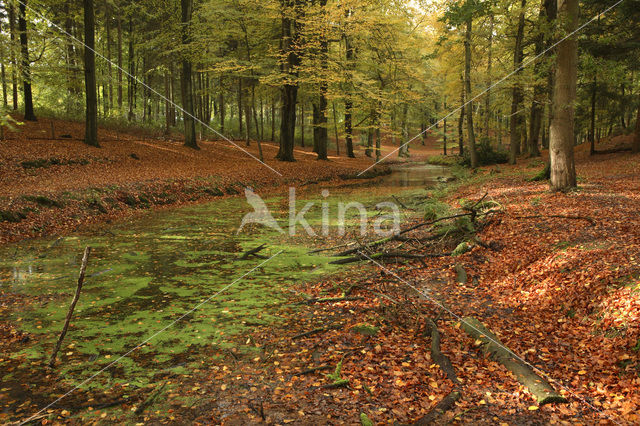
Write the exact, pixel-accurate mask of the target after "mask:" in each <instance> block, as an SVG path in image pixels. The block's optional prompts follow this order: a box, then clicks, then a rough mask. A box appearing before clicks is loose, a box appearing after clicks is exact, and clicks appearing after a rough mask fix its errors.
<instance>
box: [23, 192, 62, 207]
mask: <svg viewBox="0 0 640 426" xmlns="http://www.w3.org/2000/svg"><path fill="white" fill-rule="evenodd" d="M22 198H23V199H25V200H26V201H31V202H33V203H36V204H38V205H40V206H43V207H57V208H61V207H63V204H62V203H61V202H60V201H57V200H54V199H52V198H49V197H45V196H44V195H25V196H23V197H22Z"/></svg>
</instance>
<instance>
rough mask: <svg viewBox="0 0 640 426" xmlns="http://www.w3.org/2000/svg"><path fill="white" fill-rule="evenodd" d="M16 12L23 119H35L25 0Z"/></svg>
mask: <svg viewBox="0 0 640 426" xmlns="http://www.w3.org/2000/svg"><path fill="white" fill-rule="evenodd" d="M18 10H19V13H18V32H19V33H20V51H21V53H22V88H23V92H24V119H25V120H27V121H37V120H38V119H37V118H36V115H35V113H34V112H33V96H32V94H31V62H30V61H29V43H28V38H27V18H26V14H27V0H23V1H21V2H20V6H19V9H18Z"/></svg>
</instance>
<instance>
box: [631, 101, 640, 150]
mask: <svg viewBox="0 0 640 426" xmlns="http://www.w3.org/2000/svg"><path fill="white" fill-rule="evenodd" d="M631 152H634V153H638V152H640V106H639V107H638V115H637V118H636V134H635V136H634V138H633V145H632V146H631Z"/></svg>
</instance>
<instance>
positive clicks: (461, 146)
mask: <svg viewBox="0 0 640 426" xmlns="http://www.w3.org/2000/svg"><path fill="white" fill-rule="evenodd" d="M460 79H461V80H462V89H461V90H460V105H462V106H461V107H460V118H458V155H460V156H462V155H464V133H463V128H464V113H465V109H466V108H464V101H465V95H464V86H465V83H464V77H463V76H461V77H460Z"/></svg>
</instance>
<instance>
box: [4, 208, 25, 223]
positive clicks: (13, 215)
mask: <svg viewBox="0 0 640 426" xmlns="http://www.w3.org/2000/svg"><path fill="white" fill-rule="evenodd" d="M26 217H27V215H26V214H25V213H23V212H21V211H11V210H0V222H11V223H18V222H20V221H22V220H23V219H25V218H26Z"/></svg>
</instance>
